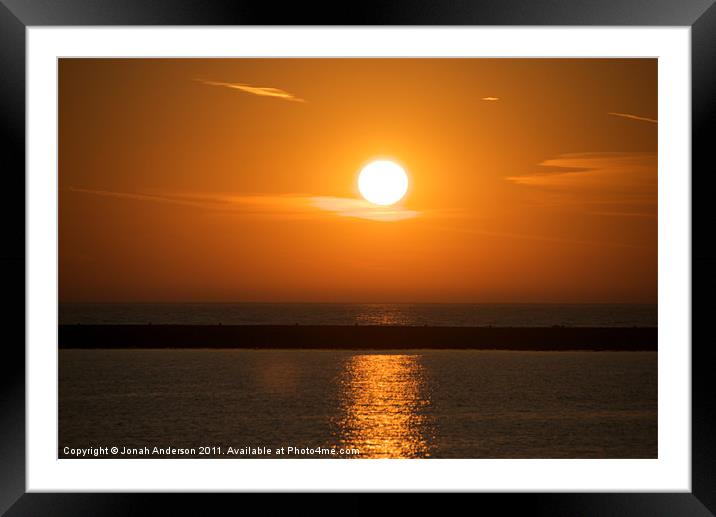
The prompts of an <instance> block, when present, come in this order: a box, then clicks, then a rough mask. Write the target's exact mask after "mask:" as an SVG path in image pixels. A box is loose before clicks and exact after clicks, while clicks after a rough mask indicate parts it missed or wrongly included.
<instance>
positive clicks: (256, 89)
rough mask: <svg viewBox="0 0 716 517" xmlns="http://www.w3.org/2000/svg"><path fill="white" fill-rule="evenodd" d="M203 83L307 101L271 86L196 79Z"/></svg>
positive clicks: (284, 98)
mask: <svg viewBox="0 0 716 517" xmlns="http://www.w3.org/2000/svg"><path fill="white" fill-rule="evenodd" d="M195 80H196V81H198V82H200V83H202V84H208V85H209V86H223V87H224V88H231V89H233V90H239V91H242V92H245V93H250V94H252V95H258V96H260V97H273V98H275V99H281V100H285V101H291V102H306V100H305V99H301V98H300V97H296V96H295V95H294V94H292V93H289V92H287V91H285V90H281V89H279V88H269V87H266V86H251V85H250V84H243V83H227V82H222V81H205V80H203V79H195Z"/></svg>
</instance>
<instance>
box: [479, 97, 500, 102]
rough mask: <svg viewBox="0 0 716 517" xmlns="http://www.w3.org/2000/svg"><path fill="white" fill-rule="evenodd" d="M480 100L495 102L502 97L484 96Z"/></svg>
mask: <svg viewBox="0 0 716 517" xmlns="http://www.w3.org/2000/svg"><path fill="white" fill-rule="evenodd" d="M480 100H483V101H490V102H494V101H499V100H500V98H499V97H483V98H482V99H480Z"/></svg>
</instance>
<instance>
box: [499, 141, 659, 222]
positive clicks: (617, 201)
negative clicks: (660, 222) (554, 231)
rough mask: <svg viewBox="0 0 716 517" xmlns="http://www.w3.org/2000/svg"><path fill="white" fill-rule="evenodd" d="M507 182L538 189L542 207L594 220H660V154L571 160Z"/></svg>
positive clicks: (575, 157) (575, 156)
mask: <svg viewBox="0 0 716 517" xmlns="http://www.w3.org/2000/svg"><path fill="white" fill-rule="evenodd" d="M505 179H506V180H507V181H510V182H511V183H514V184H517V185H522V186H525V187H529V188H531V189H535V191H536V193H537V196H536V203H538V204H542V205H552V206H560V207H563V208H573V209H577V210H582V211H586V212H588V213H591V214H593V215H609V216H615V217H616V216H619V217H656V206H657V205H656V203H657V157H656V153H582V154H565V155H561V156H558V157H556V158H553V159H549V160H545V161H543V162H542V163H540V164H539V165H538V167H537V170H536V171H534V172H532V173H528V174H523V175H519V176H509V177H507V178H505Z"/></svg>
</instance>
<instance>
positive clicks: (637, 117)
mask: <svg viewBox="0 0 716 517" xmlns="http://www.w3.org/2000/svg"><path fill="white" fill-rule="evenodd" d="M607 115H612V116H613V117H622V118H628V119H631V120H640V121H641V122H650V123H652V124H658V123H659V121H658V120H656V119H654V118H648V117H640V116H639V115H632V114H631V113H616V112H614V111H610V112H609V113H607Z"/></svg>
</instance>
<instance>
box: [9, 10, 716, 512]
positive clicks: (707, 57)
mask: <svg viewBox="0 0 716 517" xmlns="http://www.w3.org/2000/svg"><path fill="white" fill-rule="evenodd" d="M713 2H714V0H610V1H607V0H602V1H599V0H542V1H537V0H473V1H470V0H452V1H446V0H441V1H439V2H438V1H436V0H412V1H410V0H403V1H395V0H394V1H389V0H383V1H375V0H371V1H364V2H361V3H344V2H341V3H335V4H332V5H329V4H326V3H325V2H320V3H319V2H316V3H315V4H306V3H299V4H288V3H285V4H281V6H280V7H277V5H274V4H273V3H272V2H265V3H260V2H257V1H241V0H239V1H231V0H214V1H211V2H208V1H206V0H152V1H141V0H124V1H121V0H0V106H1V108H0V116H1V117H2V124H0V131H2V137H3V138H2V139H1V140H0V141H1V142H2V147H3V152H2V154H1V155H0V157H1V158H0V160H1V161H0V164H2V166H0V170H1V171H2V178H3V186H4V189H3V190H4V192H5V193H6V194H7V195H6V196H5V199H4V201H3V203H0V210H2V216H1V217H0V224H1V225H2V241H0V242H2V250H1V251H0V275H1V280H2V282H1V283H0V285H1V286H2V290H3V294H4V296H3V298H4V299H5V300H6V302H7V303H6V307H5V308H4V309H3V310H2V311H0V314H1V317H2V329H3V334H2V336H3V338H2V342H3V345H2V347H3V348H2V359H0V433H1V436H2V439H1V440H0V513H3V512H6V513H5V515H8V516H13V517H14V516H24V515H55V516H63V515H129V514H132V515H134V514H137V513H145V512H146V513H157V508H161V509H162V513H165V511H166V509H167V508H166V504H167V503H168V502H169V501H168V499H169V497H170V496H168V495H163V494H38V493H25V474H26V466H25V431H26V429H25V382H24V381H25V348H24V338H25V323H24V321H25V318H24V316H25V305H24V300H25V259H26V257H25V225H24V213H25V201H24V199H25V197H24V193H25V112H26V111H25V110H26V106H25V29H26V28H27V27H28V26H43V25H44V26H47V25H57V26H64V25H78V26H81V25H125V26H126V25H561V26H567V25H572V26H579V25H605V26H617V25H618V26H623V25H639V26H651V25H656V26H690V27H691V38H692V40H691V42H692V48H691V52H692V55H691V58H692V66H691V72H692V92H691V94H692V97H691V100H692V171H691V181H692V250H691V253H692V342H691V353H692V491H691V492H689V493H642V494H637V493H626V494H625V493H620V494H598V493H588V494H573V493H572V494H546V493H530V494H509V493H508V494H479V495H477V497H478V498H480V499H479V502H477V503H476V502H474V501H471V502H470V503H468V504H470V505H475V504H479V505H483V504H487V503H488V502H489V504H490V505H491V506H492V505H497V507H498V508H499V509H500V513H501V514H508V515H509V514H511V513H512V512H516V511H520V512H529V514H535V515H551V516H556V515H630V516H631V515H678V516H691V515H693V516H702V515H703V516H706V515H714V514H716V440H715V439H714V437H715V436H716V426H715V422H716V397H714V396H713V392H712V388H713V385H714V383H713V381H712V379H713V373H712V365H713V364H714V363H713V359H714V357H715V354H714V352H713V346H714V345H713V344H712V343H711V342H710V341H711V340H708V339H707V338H705V337H704V336H706V334H705V331H706V325H705V323H706V321H707V318H708V316H709V304H708V302H707V298H706V296H707V295H708V294H710V293H712V292H713V288H714V287H716V280H714V278H715V276H714V275H713V274H712V271H713V270H714V268H715V267H716V254H715V253H714V252H711V251H710V248H711V246H709V244H708V240H709V239H708V237H710V235H709V233H711V232H710V226H711V225H710V223H711V222H712V221H713V219H714V216H713V214H712V211H711V210H710V205H711V204H712V203H710V202H709V201H710V197H711V195H710V194H711V192H712V191H713V190H712V189H710V188H709V185H713V179H712V178H713V176H714V173H713V169H714V168H713V165H712V162H713V158H712V157H711V154H712V147H713V144H712V141H711V139H710V136H711V135H710V134H709V131H708V130H709V129H711V128H712V127H713V125H714V121H715V118H714V114H715V113H716V60H715V59H714V57H715V55H716V7H714V6H713V5H712V4H713ZM688 172H689V171H684V174H688ZM707 196H708V197H707ZM707 232H709V233H707ZM699 233H700V234H701V236H700V239H698V240H697V239H696V235H697V234H699ZM697 272H698V273H699V281H698V282H695V281H694V280H695V275H696V273H697ZM699 298H700V299H699ZM697 299H699V303H696V301H697ZM698 331H701V334H702V336H701V337H700V338H698V339H697V336H699V332H698ZM683 345H684V346H689V343H684V344H683ZM233 497H235V496H234V495H222V496H219V497H218V499H219V502H220V503H222V504H225V503H226V502H229V501H227V499H228V498H233ZM349 498H350V500H345V501H343V502H342V503H341V508H344V509H347V510H348V511H358V510H363V511H371V510H370V509H371V508H372V507H373V504H372V503H369V502H365V496H363V495H359V494H351V495H350V496H349ZM176 499H178V501H175V502H178V503H179V504H178V505H177V511H175V512H173V513H181V514H192V515H195V514H199V515H203V514H207V513H209V510H208V508H209V507H208V506H207V504H210V501H209V498H208V496H206V495H203V496H194V497H192V498H189V496H187V495H181V496H176ZM213 501H214V498H212V502H213ZM324 503H325V501H324V502H323V503H318V502H317V501H316V499H315V498H303V499H302V502H301V501H299V502H293V503H292V511H299V510H300V509H302V508H301V507H302V506H305V509H306V510H310V511H312V512H313V511H316V510H317V508H316V505H317V504H319V505H322V504H324ZM406 504H407V505H408V506H407V507H406V506H403V511H405V512H407V511H409V506H410V504H416V505H421V504H422V503H421V498H411V501H410V502H409V503H406ZM401 513H403V512H401Z"/></svg>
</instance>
